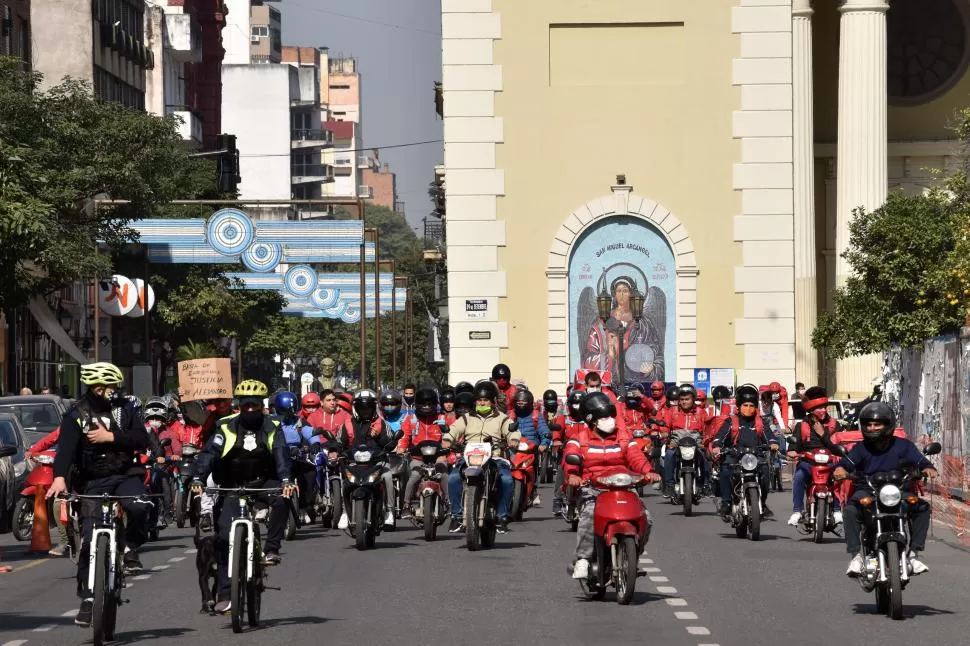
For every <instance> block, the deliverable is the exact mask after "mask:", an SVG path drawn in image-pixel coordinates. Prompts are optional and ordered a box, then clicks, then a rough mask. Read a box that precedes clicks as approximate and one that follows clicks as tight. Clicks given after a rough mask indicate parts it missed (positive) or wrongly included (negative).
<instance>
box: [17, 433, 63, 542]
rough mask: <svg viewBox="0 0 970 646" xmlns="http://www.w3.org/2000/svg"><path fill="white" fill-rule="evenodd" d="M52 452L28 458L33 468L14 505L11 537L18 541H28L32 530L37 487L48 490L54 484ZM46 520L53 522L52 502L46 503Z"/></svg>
mask: <svg viewBox="0 0 970 646" xmlns="http://www.w3.org/2000/svg"><path fill="white" fill-rule="evenodd" d="M54 455H55V454H54V451H44V452H43V453H38V454H36V455H34V456H33V457H31V458H30V461H31V462H33V464H34V466H33V468H32V469H31V470H30V473H28V474H27V479H26V480H25V481H24V488H23V491H21V492H20V497H19V498H17V502H16V504H15V505H14V511H13V537H14V538H16V539H17V540H18V541H29V540H30V536H31V534H32V533H33V529H34V496H35V494H36V492H37V487H38V486H40V485H43V486H44V489H45V490H47V489H50V486H51V485H52V484H54ZM47 518H48V519H49V520H51V521H53V520H54V509H53V501H51V500H48V501H47Z"/></svg>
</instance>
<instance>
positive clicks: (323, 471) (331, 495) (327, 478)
mask: <svg viewBox="0 0 970 646" xmlns="http://www.w3.org/2000/svg"><path fill="white" fill-rule="evenodd" d="M317 446H320V447H321V448H320V450H319V451H318V452H317V454H316V456H314V464H315V466H316V469H317V489H318V491H319V494H318V495H319V497H320V522H321V524H322V525H323V526H324V527H328V528H331V529H337V523H338V522H340V516H341V515H342V514H343V511H344V498H343V493H342V491H343V479H342V478H341V465H340V456H339V455H338V452H339V449H340V446H339V444H337V443H336V442H325V443H323V444H322V445H317ZM331 454H333V455H331Z"/></svg>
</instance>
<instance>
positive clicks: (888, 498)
mask: <svg viewBox="0 0 970 646" xmlns="http://www.w3.org/2000/svg"><path fill="white" fill-rule="evenodd" d="M902 498H903V493H902V492H901V491H900V490H899V487H897V486H896V485H894V484H887V485H883V487H882V489H880V490H879V502H881V503H882V504H884V505H885V506H887V507H895V506H896V505H898V504H899V501H900V500H902Z"/></svg>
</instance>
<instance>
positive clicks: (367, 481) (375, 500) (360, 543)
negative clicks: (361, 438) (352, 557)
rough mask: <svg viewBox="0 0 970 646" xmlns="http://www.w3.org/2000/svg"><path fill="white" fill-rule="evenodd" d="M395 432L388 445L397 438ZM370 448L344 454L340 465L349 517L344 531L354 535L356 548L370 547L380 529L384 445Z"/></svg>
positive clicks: (382, 506)
mask: <svg viewBox="0 0 970 646" xmlns="http://www.w3.org/2000/svg"><path fill="white" fill-rule="evenodd" d="M401 435H402V433H401V432H400V431H398V433H396V434H395V436H394V439H393V441H392V442H391V443H390V444H389V445H388V447H392V446H394V445H395V444H397V442H398V440H400V439H401ZM388 447H385V448H384V449H383V450H373V449H371V448H369V447H366V446H360V447H357V448H353V449H351V450H350V451H348V453H347V464H346V466H345V467H344V486H343V495H344V503H345V504H346V505H347V508H348V510H349V512H350V513H349V516H350V525H349V526H348V527H347V530H346V531H347V533H348V534H349V535H350V536H352V537H353V538H354V541H355V545H356V547H357V549H358V550H365V549H368V548H371V547H374V545H375V543H376V541H377V536H378V535H379V534H380V533H381V531H382V530H383V529H384V514H385V509H384V480H383V478H382V476H383V475H384V472H385V471H386V470H387V448H388Z"/></svg>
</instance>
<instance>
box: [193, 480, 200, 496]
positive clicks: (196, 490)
mask: <svg viewBox="0 0 970 646" xmlns="http://www.w3.org/2000/svg"><path fill="white" fill-rule="evenodd" d="M192 493H198V494H201V493H202V481H201V480H192Z"/></svg>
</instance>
